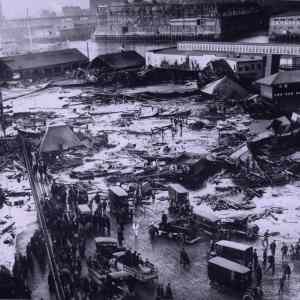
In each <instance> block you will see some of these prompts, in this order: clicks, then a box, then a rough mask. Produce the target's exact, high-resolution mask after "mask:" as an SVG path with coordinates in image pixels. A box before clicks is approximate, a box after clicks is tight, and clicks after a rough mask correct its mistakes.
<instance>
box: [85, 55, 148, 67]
mask: <svg viewBox="0 0 300 300" xmlns="http://www.w3.org/2000/svg"><path fill="white" fill-rule="evenodd" d="M144 65H145V58H144V57H143V56H141V55H140V54H138V53H137V52H136V51H121V52H116V53H110V54H104V55H99V56H97V57H96V58H95V59H94V60H93V61H92V62H91V65H90V66H91V68H95V69H102V70H105V71H123V70H124V71H125V70H132V69H138V68H142V67H143V66H144Z"/></svg>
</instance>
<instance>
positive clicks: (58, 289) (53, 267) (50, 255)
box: [21, 138, 66, 300]
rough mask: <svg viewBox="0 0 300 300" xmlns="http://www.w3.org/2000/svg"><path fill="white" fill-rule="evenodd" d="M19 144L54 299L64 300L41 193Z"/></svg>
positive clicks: (24, 152) (24, 149) (26, 155)
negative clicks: (51, 279) (41, 235)
mask: <svg viewBox="0 0 300 300" xmlns="http://www.w3.org/2000/svg"><path fill="white" fill-rule="evenodd" d="M21 143H22V150H23V158H24V162H25V166H26V169H27V172H28V178H29V182H30V187H31V191H32V196H33V199H34V202H35V206H36V211H37V217H38V222H39V225H40V228H41V231H42V234H43V237H44V241H45V246H46V251H47V256H48V260H49V266H50V271H51V273H52V276H53V280H54V285H55V291H56V297H57V300H66V298H65V294H64V290H63V287H62V283H61V279H60V275H59V271H58V269H57V264H56V261H55V256H54V251H53V245H52V240H51V237H50V234H49V232H48V229H47V224H46V219H45V216H44V214H43V210H42V207H41V203H40V196H41V194H42V193H41V191H39V193H38V187H37V185H36V178H35V176H34V174H33V170H32V166H31V162H30V160H29V158H28V151H27V149H26V146H25V142H24V139H23V138H21Z"/></svg>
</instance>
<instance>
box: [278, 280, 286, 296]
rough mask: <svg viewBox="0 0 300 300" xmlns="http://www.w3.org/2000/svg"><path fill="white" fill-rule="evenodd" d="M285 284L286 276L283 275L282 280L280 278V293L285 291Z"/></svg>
mask: <svg viewBox="0 0 300 300" xmlns="http://www.w3.org/2000/svg"><path fill="white" fill-rule="evenodd" d="M284 284H285V276H284V275H282V276H281V278H280V280H279V291H278V294H279V295H280V294H282V293H283V289H284Z"/></svg>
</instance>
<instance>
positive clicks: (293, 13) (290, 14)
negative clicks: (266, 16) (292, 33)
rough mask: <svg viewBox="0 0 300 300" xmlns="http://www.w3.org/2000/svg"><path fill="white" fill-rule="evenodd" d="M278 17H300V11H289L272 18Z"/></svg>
mask: <svg viewBox="0 0 300 300" xmlns="http://www.w3.org/2000/svg"><path fill="white" fill-rule="evenodd" d="M277 17H300V10H295V11H287V12H284V13H281V14H278V15H275V16H272V18H277Z"/></svg>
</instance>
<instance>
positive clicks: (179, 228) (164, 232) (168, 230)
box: [149, 218, 201, 245]
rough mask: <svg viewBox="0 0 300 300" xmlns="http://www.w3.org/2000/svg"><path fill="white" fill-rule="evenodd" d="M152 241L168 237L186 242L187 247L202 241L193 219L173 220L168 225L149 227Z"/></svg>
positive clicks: (161, 224)
mask: <svg viewBox="0 0 300 300" xmlns="http://www.w3.org/2000/svg"><path fill="white" fill-rule="evenodd" d="M149 235H150V237H151V239H154V238H156V237H157V236H160V237H167V238H171V239H175V240H179V241H181V242H184V243H185V244H187V245H191V244H194V243H196V242H198V241H199V240H200V239H201V236H199V230H198V226H197V224H196V223H195V222H194V221H193V219H191V218H184V219H183V218H182V219H176V220H172V221H170V222H168V223H166V224H163V223H160V224H159V226H155V225H153V224H152V225H151V226H150V227H149Z"/></svg>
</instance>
